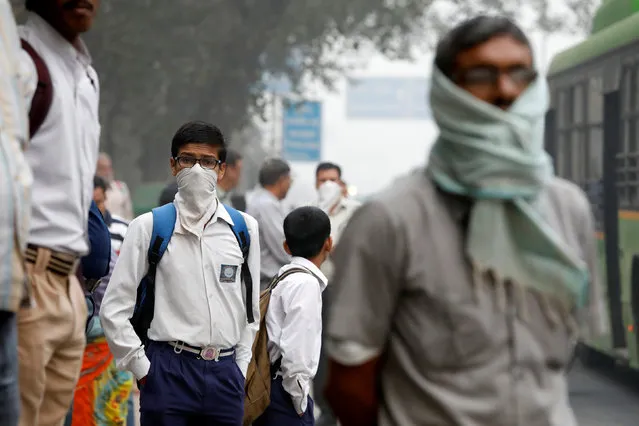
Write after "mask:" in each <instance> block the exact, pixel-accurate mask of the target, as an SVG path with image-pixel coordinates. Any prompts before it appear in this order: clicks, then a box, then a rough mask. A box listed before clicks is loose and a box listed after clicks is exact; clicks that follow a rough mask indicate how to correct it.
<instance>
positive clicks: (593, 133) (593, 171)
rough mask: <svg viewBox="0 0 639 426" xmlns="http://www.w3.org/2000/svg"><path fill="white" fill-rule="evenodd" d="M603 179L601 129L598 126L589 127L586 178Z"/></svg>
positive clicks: (591, 179)
mask: <svg viewBox="0 0 639 426" xmlns="http://www.w3.org/2000/svg"><path fill="white" fill-rule="evenodd" d="M601 179H603V130H602V128H601V127H600V126H593V127H591V128H590V137H589V140H588V180H589V181H598V180H601Z"/></svg>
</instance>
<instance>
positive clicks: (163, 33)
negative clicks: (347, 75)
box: [13, 0, 594, 186]
mask: <svg viewBox="0 0 639 426" xmlns="http://www.w3.org/2000/svg"><path fill="white" fill-rule="evenodd" d="M530 1H533V0H530ZM534 1H537V0H534ZM539 1H541V0H539ZM592 1H594V0H583V1H578V0H562V2H564V3H567V2H576V3H581V2H583V3H587V2H592ZM13 3H14V5H16V6H20V5H21V4H23V2H22V1H21V0H13ZM520 3H522V4H523V3H526V4H528V3H529V2H528V1H525V2H524V1H523V0H522V1H517V0H485V1H483V2H482V3H481V4H479V5H477V4H475V3H474V2H467V1H465V0H450V1H436V0H153V1H151V0H135V1H131V0H109V1H102V9H101V10H100V13H99V17H98V20H97V22H96V26H95V28H94V29H93V30H92V31H91V32H90V33H89V34H87V35H86V41H87V44H88V45H89V48H90V50H91V53H92V55H93V58H94V63H95V66H96V68H97V69H98V72H99V75H100V84H101V122H102V147H103V149H104V150H106V151H108V152H109V153H111V155H112V156H113V158H114V163H115V166H116V168H117V171H118V174H119V176H120V177H121V178H122V179H125V180H127V181H128V182H129V183H130V184H131V185H132V186H135V185H136V184H137V183H139V182H141V181H155V180H163V179H164V178H165V177H166V170H167V166H166V164H167V162H168V157H169V150H168V146H169V141H170V138H171V136H172V135H173V133H174V132H175V130H176V129H177V128H178V127H179V125H180V124H182V123H183V122H184V121H187V120H191V119H204V120H208V121H212V122H214V123H216V124H218V125H220V126H221V128H222V130H223V131H224V132H225V133H227V134H229V135H230V134H231V133H233V132H235V131H238V130H241V129H242V128H244V127H245V126H246V125H247V123H248V121H249V119H250V117H251V115H252V114H253V113H256V112H257V113H259V112H260V111H261V110H262V109H263V107H264V101H265V97H264V94H265V87H264V82H263V77H264V75H265V74H267V73H268V74H270V75H273V76H275V77H278V76H287V77H288V78H289V79H290V80H291V81H292V82H293V83H294V84H295V85H296V87H298V88H299V87H300V82H301V81H302V80H303V77H310V78H314V79H318V80H320V81H322V82H324V83H325V84H327V85H329V86H330V84H331V82H332V81H333V80H334V78H335V77H337V76H339V75H340V74H341V73H343V72H344V70H347V69H348V68H349V64H350V63H351V61H349V58H352V57H353V56H352V55H353V53H356V52H358V51H362V49H365V48H367V47H370V46H374V47H375V48H376V49H378V50H379V51H381V52H382V53H383V54H385V55H386V56H388V57H389V58H404V59H405V58H410V57H411V52H414V47H415V46H416V45H418V44H419V43H421V42H422V41H423V40H424V39H425V38H427V37H429V36H430V37H431V38H432V37H433V36H435V35H437V34H439V33H440V32H441V31H442V30H443V29H444V28H446V27H447V26H448V24H449V23H450V22H453V21H454V20H453V19H451V16H455V17H461V16H469V15H472V14H474V13H477V12H478V11H484V10H495V11H501V12H504V11H505V12H506V13H508V14H511V15H515V14H516V11H518V10H520ZM545 3H546V4H548V3H549V2H548V1H546V2H545ZM442 5H443V6H447V8H446V7H440V6H442ZM544 10H550V9H548V8H546V9H544ZM580 10H581V9H580ZM451 11H452V12H451ZM451 13H452V14H453V15H451ZM562 13H564V15H561V16H563V17H564V18H565V14H570V15H571V16H578V14H577V13H574V12H573V11H566V10H564V11H563V12H562ZM579 16H581V15H579ZM588 16H589V15H588ZM542 21H543V22H544V23H546V22H553V23H557V25H559V24H563V26H562V25H559V27H560V28H564V27H565V22H567V21H566V20H565V19H562V20H561V22H560V21H553V20H551V19H544V20H542ZM542 21H540V22H542ZM553 25H554V24H553ZM575 25H576V24H575ZM579 25H582V24H579ZM582 26H583V25H582ZM551 29H552V30H553V31H555V30H556V27H555V26H552V28H551Z"/></svg>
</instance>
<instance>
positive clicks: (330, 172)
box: [315, 163, 342, 189]
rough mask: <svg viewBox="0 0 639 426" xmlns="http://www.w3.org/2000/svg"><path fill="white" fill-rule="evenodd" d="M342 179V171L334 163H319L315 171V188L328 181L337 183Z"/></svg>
mask: <svg viewBox="0 0 639 426" xmlns="http://www.w3.org/2000/svg"><path fill="white" fill-rule="evenodd" d="M341 178H342V169H341V167H340V166H338V165H337V164H334V163H319V164H318V165H317V168H316V169H315V187H316V188H317V189H319V187H320V186H321V185H322V184H323V183H324V182H328V181H332V182H337V183H339V182H340V180H341Z"/></svg>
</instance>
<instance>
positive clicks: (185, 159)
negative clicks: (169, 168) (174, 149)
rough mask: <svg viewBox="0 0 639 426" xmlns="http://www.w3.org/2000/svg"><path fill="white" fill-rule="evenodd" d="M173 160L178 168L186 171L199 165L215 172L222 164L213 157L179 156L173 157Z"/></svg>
mask: <svg viewBox="0 0 639 426" xmlns="http://www.w3.org/2000/svg"><path fill="white" fill-rule="evenodd" d="M174 160H175V161H177V163H178V164H179V165H180V167H185V168H187V169H190V168H191V167H193V166H195V164H196V163H200V166H202V167H203V168H205V169H210V170H215V168H216V167H217V166H219V165H220V164H222V162H221V161H220V160H218V159H217V158H215V157H202V158H195V157H191V156H190V155H181V156H179V157H175V158H174Z"/></svg>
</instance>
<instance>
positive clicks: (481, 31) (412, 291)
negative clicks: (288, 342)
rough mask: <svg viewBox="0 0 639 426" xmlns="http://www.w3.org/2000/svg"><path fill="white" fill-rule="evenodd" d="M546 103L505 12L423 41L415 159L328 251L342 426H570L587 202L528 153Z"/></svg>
mask: <svg viewBox="0 0 639 426" xmlns="http://www.w3.org/2000/svg"><path fill="white" fill-rule="evenodd" d="M548 97H549V96H548V87H547V85H546V81H545V79H544V78H543V77H540V76H538V74H537V71H536V70H535V68H534V65H533V55H532V51H531V47H530V42H529V40H528V38H527V37H526V36H525V35H524V33H523V32H522V31H521V29H519V28H518V27H517V26H516V25H515V24H513V23H512V22H510V21H509V20H508V19H506V18H501V17H478V18H475V19H472V20H470V21H467V22H464V23H463V24H461V25H460V26H458V27H456V28H455V29H453V30H452V31H451V32H450V33H449V34H447V35H446V36H445V37H444V38H443V39H442V40H441V42H440V43H439V46H438V48H437V53H436V58H435V66H434V70H433V78H432V86H431V106H432V110H433V113H434V117H435V121H436V123H437V125H438V126H439V128H440V135H439V138H438V140H437V141H436V143H435V145H434V148H433V151H432V154H431V157H430V163H429V164H428V166H427V167H426V169H425V170H421V171H418V172H416V173H413V174H411V175H409V176H407V177H406V178H404V179H403V180H401V181H399V182H397V183H396V184H395V185H393V189H392V191H388V192H386V193H383V194H381V195H380V196H379V197H377V198H376V199H374V200H373V201H370V202H368V203H366V204H365V205H364V206H363V207H361V208H360V209H359V210H358V211H357V212H356V213H355V215H354V216H353V219H352V220H351V221H350V223H349V225H348V226H347V228H346V230H345V232H344V234H343V235H342V239H341V242H340V244H339V245H338V247H337V250H336V252H335V253H334V256H333V260H334V262H335V268H336V270H335V275H334V280H333V283H332V284H331V285H332V286H334V287H335V288H334V291H335V293H334V298H333V306H332V310H331V318H330V321H329V326H328V330H327V335H328V340H329V342H328V348H327V350H328V352H329V354H330V357H331V359H332V362H331V366H330V367H331V368H330V378H329V384H328V388H327V398H328V399H329V402H330V403H331V406H332V407H333V409H334V411H335V413H336V415H337V417H338V418H339V420H340V422H341V424H342V425H344V426H353V425H373V424H378V425H381V426H387V425H415V424H425V423H427V424H433V425H435V424H437V425H448V426H453V425H455V426H512V425H526V426H549V425H550V426H575V425H576V421H575V417H574V415H573V412H572V409H571V407H570V405H569V402H568V390H567V381H566V375H565V374H564V373H565V372H564V367H565V365H566V363H567V362H568V360H569V358H570V354H571V352H572V347H571V343H570V342H572V341H573V339H572V337H573V336H574V335H575V333H576V331H577V325H576V317H577V316H576V313H579V312H588V313H589V314H590V315H589V319H590V320H591V322H590V324H589V325H590V328H591V330H593V331H599V332H600V331H603V326H604V325H605V324H604V321H603V318H604V317H603V309H602V294H601V289H600V285H599V274H598V271H597V257H596V256H597V253H596V245H595V236H594V227H593V219H592V214H591V211H590V205H589V202H588V200H587V199H586V197H585V195H584V193H583V192H582V191H581V190H580V189H579V188H578V187H577V186H575V185H573V184H572V183H569V182H567V181H564V180H562V179H559V178H557V177H555V176H554V175H553V168H552V164H551V160H550V158H549V156H548V155H547V154H546V152H545V151H544V149H543V133H544V117H545V113H546V110H547V108H548Z"/></svg>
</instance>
